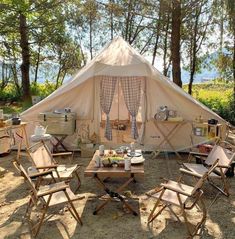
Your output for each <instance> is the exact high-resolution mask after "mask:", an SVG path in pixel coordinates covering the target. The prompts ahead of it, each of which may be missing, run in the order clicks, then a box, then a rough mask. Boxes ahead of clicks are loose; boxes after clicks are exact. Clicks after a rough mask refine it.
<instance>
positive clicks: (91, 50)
mask: <svg viewBox="0 0 235 239" xmlns="http://www.w3.org/2000/svg"><path fill="white" fill-rule="evenodd" d="M89 26H90V56H91V59H92V58H93V42H92V40H93V39H92V17H91V16H90V21H89Z"/></svg>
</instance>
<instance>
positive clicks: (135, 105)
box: [121, 77, 141, 139]
mask: <svg viewBox="0 0 235 239" xmlns="http://www.w3.org/2000/svg"><path fill="white" fill-rule="evenodd" d="M121 86H122V91H123V95H124V100H125V103H126V106H127V109H128V111H129V113H130V115H131V117H132V122H131V136H132V137H133V138H134V139H137V138H138V136H139V135H138V130H137V124H136V115H137V113H138V110H139V107H140V95H141V79H139V78H137V77H126V78H121Z"/></svg>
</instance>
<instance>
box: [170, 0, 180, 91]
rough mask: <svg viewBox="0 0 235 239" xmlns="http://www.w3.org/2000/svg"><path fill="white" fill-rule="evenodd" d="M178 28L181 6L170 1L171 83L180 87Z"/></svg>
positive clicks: (178, 2)
mask: <svg viewBox="0 0 235 239" xmlns="http://www.w3.org/2000/svg"><path fill="white" fill-rule="evenodd" d="M180 26H181V4H180V0H172V31H171V58H172V73H173V82H174V83H175V84H177V85H178V86H179V87H182V81H181V68H180V38H181V35H180Z"/></svg>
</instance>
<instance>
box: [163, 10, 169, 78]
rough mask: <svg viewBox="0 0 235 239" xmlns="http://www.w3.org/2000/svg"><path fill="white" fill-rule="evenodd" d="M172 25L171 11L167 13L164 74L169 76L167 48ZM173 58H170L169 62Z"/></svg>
mask: <svg viewBox="0 0 235 239" xmlns="http://www.w3.org/2000/svg"><path fill="white" fill-rule="evenodd" d="M169 25H170V13H169V12H168V14H167V24H166V30H165V36H164V47H163V49H164V51H163V75H164V76H167V74H168V69H169V63H168V64H167V59H166V58H167V50H168V30H169ZM170 61H171V59H169V62H170Z"/></svg>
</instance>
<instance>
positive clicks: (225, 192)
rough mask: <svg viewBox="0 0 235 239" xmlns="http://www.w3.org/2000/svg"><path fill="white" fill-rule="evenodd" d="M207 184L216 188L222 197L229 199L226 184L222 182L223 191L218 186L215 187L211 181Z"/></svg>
mask: <svg viewBox="0 0 235 239" xmlns="http://www.w3.org/2000/svg"><path fill="white" fill-rule="evenodd" d="M208 182H209V183H210V185H211V186H212V187H214V188H216V189H217V190H219V191H220V192H221V193H222V194H223V195H225V196H226V197H229V190H228V186H227V183H226V182H224V181H222V182H223V187H224V189H221V188H220V187H219V186H217V185H216V184H215V183H214V182H213V181H212V180H208Z"/></svg>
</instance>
